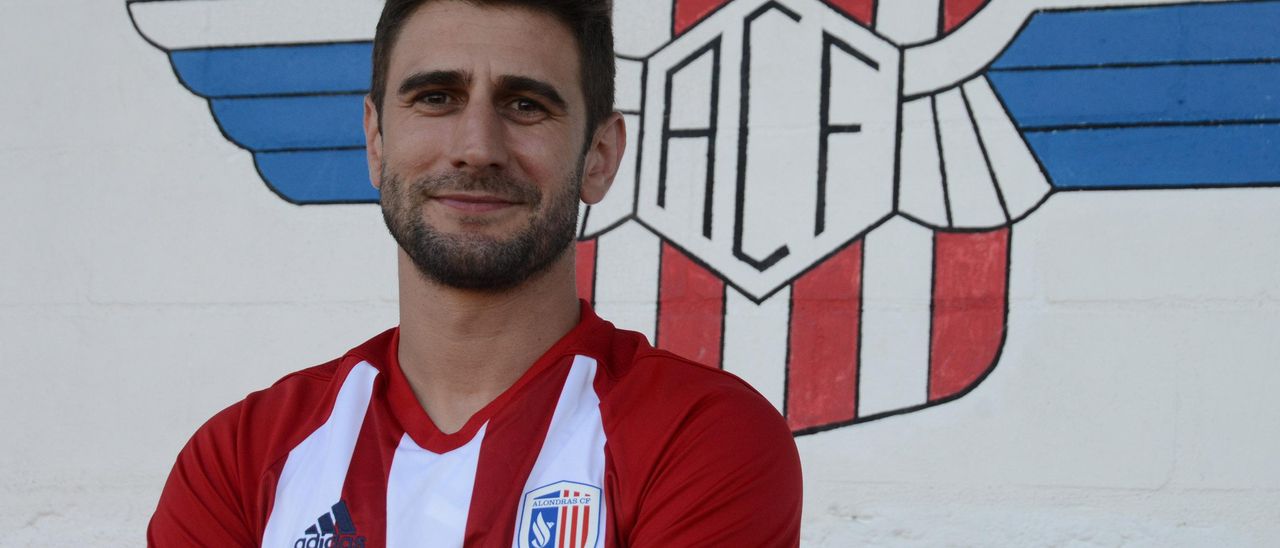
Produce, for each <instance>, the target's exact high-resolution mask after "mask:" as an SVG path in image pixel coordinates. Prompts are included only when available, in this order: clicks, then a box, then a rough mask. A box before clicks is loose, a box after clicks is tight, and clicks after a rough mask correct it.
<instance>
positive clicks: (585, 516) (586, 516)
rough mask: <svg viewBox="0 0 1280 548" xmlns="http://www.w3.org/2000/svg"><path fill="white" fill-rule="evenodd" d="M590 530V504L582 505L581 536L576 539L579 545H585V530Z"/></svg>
mask: <svg viewBox="0 0 1280 548" xmlns="http://www.w3.org/2000/svg"><path fill="white" fill-rule="evenodd" d="M590 530H591V506H583V507H582V538H581V539H578V544H579V545H581V546H584V547H585V546H586V545H587V532H588V531H590Z"/></svg>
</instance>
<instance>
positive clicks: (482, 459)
mask: <svg viewBox="0 0 1280 548" xmlns="http://www.w3.org/2000/svg"><path fill="white" fill-rule="evenodd" d="M571 364H572V357H569V358H565V359H562V360H561V361H559V362H557V363H555V364H553V365H552V366H551V367H550V368H548V370H547V372H546V373H544V374H542V375H540V378H539V379H538V380H536V381H534V382H530V383H529V384H527V385H525V386H524V387H523V388H521V389H520V392H519V399H518V400H513V401H512V402H510V403H508V404H507V405H505V406H504V407H503V408H502V410H501V411H499V412H498V413H497V414H495V415H494V416H493V417H492V418H490V419H489V423H488V424H489V426H488V427H486V428H485V437H484V443H483V444H481V446H480V456H479V458H478V461H477V463H476V481H475V485H474V486H473V487H472V495H471V507H470V510H469V511H468V514H467V532H466V536H465V538H464V539H463V545H465V546H499V545H501V544H504V543H505V544H510V543H511V539H513V538H515V534H516V532H515V526H516V524H515V520H513V519H510V518H511V516H514V515H517V513H518V512H519V511H520V497H521V496H522V493H521V490H520V489H512V486H513V485H515V486H521V485H524V484H525V481H526V480H528V479H529V471H530V470H533V464H534V462H535V461H537V459H538V454H539V453H540V452H541V451H542V443H543V440H544V439H545V438H546V435H547V427H548V426H550V424H551V414H552V413H553V412H554V411H555V406H556V402H557V401H558V400H559V398H560V390H561V388H563V387H564V380H565V378H566V377H567V376H568V374H569V368H570V365H571ZM541 377H545V379H544V378H541Z"/></svg>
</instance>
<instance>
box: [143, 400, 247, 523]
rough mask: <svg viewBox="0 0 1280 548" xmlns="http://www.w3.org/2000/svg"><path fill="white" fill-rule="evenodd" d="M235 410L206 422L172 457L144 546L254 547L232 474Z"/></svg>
mask: <svg viewBox="0 0 1280 548" xmlns="http://www.w3.org/2000/svg"><path fill="white" fill-rule="evenodd" d="M241 406H242V405H241V404H236V405H233V406H231V407H229V408H227V409H226V410H224V411H222V412H221V413H218V414H217V415H215V416H214V417H213V418H212V419H209V422H207V423H205V425H204V426H202V427H201V428H200V430H198V431H196V433H195V435H194V436H192V437H191V441H189V442H187V445H186V447H184V448H183V449H182V452H181V453H180V454H179V455H178V461H177V462H176V463H174V465H173V471H172V472H170V473H169V480H168V481H167V482H166V483H165V486H164V492H163V493H162V494H161V495H160V504H159V505H158V506H157V507H156V513H155V515H153V516H152V517H151V524H150V525H149V526H148V527H147V545H148V546H153V547H159V548H167V547H170V546H175V547H177V546H257V540H256V539H255V538H254V535H253V534H252V533H251V531H250V530H249V526H248V525H247V520H246V519H245V512H244V508H243V505H242V500H243V499H242V497H241V493H240V486H241V482H240V474H239V471H238V469H237V468H238V466H237V460H236V455H237V453H236V425H237V423H238V422H239V417H240V410H241Z"/></svg>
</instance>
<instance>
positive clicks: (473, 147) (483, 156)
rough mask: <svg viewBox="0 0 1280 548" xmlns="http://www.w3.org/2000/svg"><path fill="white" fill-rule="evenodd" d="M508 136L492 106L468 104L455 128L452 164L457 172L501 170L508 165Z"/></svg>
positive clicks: (500, 118) (452, 144)
mask: <svg viewBox="0 0 1280 548" xmlns="http://www.w3.org/2000/svg"><path fill="white" fill-rule="evenodd" d="M506 137H507V135H506V126H505V125H504V124H503V123H502V117H501V116H499V114H498V113H497V112H496V111H495V109H494V108H493V107H492V106H490V105H488V104H482V103H472V104H469V105H467V106H466V108H464V109H463V111H462V113H461V117H460V119H459V120H458V125H457V126H455V128H454V134H453V143H451V150H452V158H451V159H450V161H451V162H452V164H453V167H454V168H457V169H471V170H475V171H484V170H489V169H502V168H503V167H505V166H506V163H507V155H508V151H507V141H506Z"/></svg>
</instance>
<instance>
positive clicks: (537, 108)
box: [511, 98, 547, 114]
mask: <svg viewBox="0 0 1280 548" xmlns="http://www.w3.org/2000/svg"><path fill="white" fill-rule="evenodd" d="M511 108H512V109H514V110H516V111H517V112H520V113H522V114H523V113H528V114H534V113H542V112H546V110H547V109H546V108H543V106H542V104H541V103H539V102H537V101H534V100H532V99H523V98H522V99H515V100H513V101H511Z"/></svg>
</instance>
